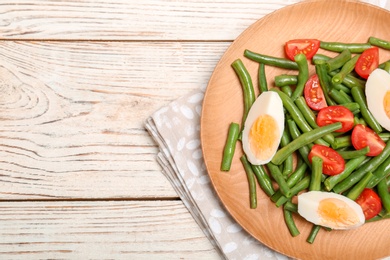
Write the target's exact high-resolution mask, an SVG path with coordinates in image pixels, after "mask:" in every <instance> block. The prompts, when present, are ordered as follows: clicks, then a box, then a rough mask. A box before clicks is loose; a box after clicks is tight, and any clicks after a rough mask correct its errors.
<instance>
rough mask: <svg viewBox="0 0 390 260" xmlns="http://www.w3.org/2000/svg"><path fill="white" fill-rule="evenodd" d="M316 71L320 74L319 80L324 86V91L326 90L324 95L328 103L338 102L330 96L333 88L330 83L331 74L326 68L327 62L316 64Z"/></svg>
mask: <svg viewBox="0 0 390 260" xmlns="http://www.w3.org/2000/svg"><path fill="white" fill-rule="evenodd" d="M315 69H316V73H317V75H318V80H319V82H320V86H321V88H322V92H324V96H325V99H326V103H327V104H328V105H329V106H331V105H336V103H335V102H334V101H333V99H331V98H330V96H329V91H330V89H331V84H330V80H331V79H330V76H329V75H328V72H327V69H326V64H325V63H324V64H317V65H316V66H315Z"/></svg>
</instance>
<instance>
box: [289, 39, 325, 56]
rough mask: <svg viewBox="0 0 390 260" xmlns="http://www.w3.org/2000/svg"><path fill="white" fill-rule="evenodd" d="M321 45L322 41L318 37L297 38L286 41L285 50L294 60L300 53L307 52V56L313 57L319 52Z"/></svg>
mask: <svg viewBox="0 0 390 260" xmlns="http://www.w3.org/2000/svg"><path fill="white" fill-rule="evenodd" d="M319 47H320V41H319V40H316V39H296V40H290V41H288V42H286V44H285V45H284V50H285V52H286V55H287V57H288V58H289V59H290V60H294V57H295V55H297V54H298V53H303V54H305V56H306V58H307V59H308V60H309V59H311V58H312V57H313V56H314V54H316V53H317V51H318V48H319Z"/></svg>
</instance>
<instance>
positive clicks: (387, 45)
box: [368, 36, 390, 50]
mask: <svg viewBox="0 0 390 260" xmlns="http://www.w3.org/2000/svg"><path fill="white" fill-rule="evenodd" d="M368 42H369V43H370V44H371V45H373V46H377V47H381V48H383V49H387V50H390V41H386V40H383V39H379V38H376V37H373V36H371V37H370V38H368Z"/></svg>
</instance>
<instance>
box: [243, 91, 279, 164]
mask: <svg viewBox="0 0 390 260" xmlns="http://www.w3.org/2000/svg"><path fill="white" fill-rule="evenodd" d="M283 130H284V111H283V103H282V100H281V99H280V97H279V94H278V93H276V92H273V91H267V92H263V93H262V94H260V96H258V97H257V99H256V101H255V102H254V103H253V105H252V107H251V108H250V110H249V112H248V116H247V118H246V120H245V124H244V129H243V132H242V144H243V149H244V153H245V154H246V156H247V158H248V161H249V162H251V163H252V164H254V165H261V164H266V163H268V162H269V161H271V159H272V157H273V156H274V155H275V153H276V150H277V149H278V147H279V143H280V139H281V138H282V134H283Z"/></svg>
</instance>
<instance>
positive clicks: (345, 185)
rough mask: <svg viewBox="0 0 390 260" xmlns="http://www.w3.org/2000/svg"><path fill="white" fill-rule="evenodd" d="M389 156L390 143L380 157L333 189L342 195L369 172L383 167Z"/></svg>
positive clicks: (376, 157)
mask: <svg viewBox="0 0 390 260" xmlns="http://www.w3.org/2000/svg"><path fill="white" fill-rule="evenodd" d="M389 155H390V142H387V143H386V146H385V148H384V149H383V151H382V152H381V153H380V154H379V155H378V156H375V157H373V158H372V159H371V160H370V161H369V163H366V164H364V165H362V166H361V167H360V168H359V169H357V170H356V171H355V172H354V173H353V174H352V175H350V176H348V178H346V179H345V180H343V181H342V182H340V183H338V184H337V185H336V186H335V187H334V188H333V191H334V192H336V193H341V192H344V191H346V190H347V189H349V188H351V187H352V186H353V185H354V184H355V183H357V182H358V181H360V179H361V178H363V177H364V175H365V174H366V173H367V172H374V171H375V169H377V168H378V167H379V166H380V165H381V163H383V162H384V161H385V160H386V159H387V157H389Z"/></svg>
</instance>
